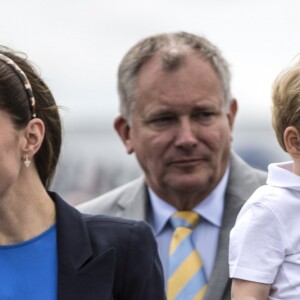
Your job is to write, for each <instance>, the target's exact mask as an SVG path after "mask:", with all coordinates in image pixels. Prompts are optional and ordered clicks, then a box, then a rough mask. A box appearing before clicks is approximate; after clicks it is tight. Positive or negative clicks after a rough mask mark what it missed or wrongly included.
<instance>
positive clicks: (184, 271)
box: [167, 211, 206, 300]
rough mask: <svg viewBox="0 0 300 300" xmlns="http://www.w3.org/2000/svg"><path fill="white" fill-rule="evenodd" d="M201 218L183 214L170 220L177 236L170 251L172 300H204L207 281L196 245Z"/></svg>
mask: <svg viewBox="0 0 300 300" xmlns="http://www.w3.org/2000/svg"><path fill="white" fill-rule="evenodd" d="M199 220H200V216H199V215H198V214H197V213H196V212H193V211H179V212H177V213H175V214H174V215H173V216H172V217H171V218H170V223H171V225H172V226H173V228H174V233H173V237H172V241H171V246H170V251H169V279H168V290H167V298H168V300H202V299H203V297H204V293H205V290H206V277H205V274H204V269H203V265H202V260H201V258H200V255H199V253H198V252H197V250H196V249H195V246H194V244H193V241H192V229H193V228H194V227H195V226H196V225H197V223H198V222H199Z"/></svg>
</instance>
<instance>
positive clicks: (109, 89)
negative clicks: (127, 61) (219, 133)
mask: <svg viewBox="0 0 300 300" xmlns="http://www.w3.org/2000/svg"><path fill="white" fill-rule="evenodd" d="M299 11H300V1H297V0H251V1H241V0H143V1H138V0H127V1H124V0H109V1H104V0H26V1H24V0H1V17H0V28H1V30H0V44H2V45H6V46H9V47H11V48H13V49H17V50H21V51H23V52H25V53H26V54H27V55H28V57H29V59H30V60H31V61H33V62H34V64H35V65H36V66H37V67H38V69H39V72H40V74H41V76H42V77H43V79H44V80H45V81H46V83H47V84H48V85H49V87H50V88H51V90H52V92H53V94H54V96H55V98H56V101H57V103H58V104H59V105H61V106H64V107H65V109H64V110H63V111H62V117H63V119H64V130H65V132H66V133H67V134H68V133H70V132H74V131H80V130H83V129H84V130H90V131H95V132H101V131H103V130H106V131H108V132H111V134H114V135H115V133H114V132H113V128H112V121H113V118H114V117H115V116H116V114H117V113H118V96H117V91H116V72H117V68H118V64H119V62H120V60H121V59H122V57H123V55H124V54H125V53H126V52H127V50H128V49H129V48H130V47H131V46H133V45H134V44H135V43H136V42H137V41H139V40H140V39H142V38H144V37H145V36H148V35H152V34H157V33H161V32H174V31H188V32H191V33H195V34H199V35H203V36H205V37H206V38H208V39H209V40H210V41H211V42H213V43H214V44H215V45H217V46H218V47H219V49H220V50H221V52H222V53H223V55H224V56H225V58H226V59H227V60H228V62H229V64H230V66H231V71H232V93H233V95H234V97H235V98H236V99H237V100H238V103H239V111H238V115H237V119H236V124H235V135H236V138H235V139H236V140H238V141H240V143H239V144H240V145H245V142H247V143H246V144H247V145H248V144H251V145H252V146H253V147H258V148H259V147H263V146H266V145H267V144H268V145H274V149H276V151H278V152H280V153H282V150H280V149H279V146H277V143H276V141H275V138H274V133H273V131H272V129H271V123H270V118H271V114H270V105H271V97H270V95H271V86H272V82H273V80H274V79H275V77H276V76H277V75H278V73H279V72H280V71H281V70H283V69H284V68H285V67H287V66H288V65H289V64H290V63H291V62H292V61H293V60H294V59H295V57H296V56H297V55H298V54H299V52H300V38H299V36H298V33H297V31H298V30H299V28H300V18H299ZM115 136H116V135H115ZM264 137H267V140H266V139H265V138H264ZM115 138H117V137H115ZM85 147H86V148H87V149H88V145H86V146H85ZM120 147H121V146H120Z"/></svg>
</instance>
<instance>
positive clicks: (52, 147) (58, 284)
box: [0, 47, 165, 300]
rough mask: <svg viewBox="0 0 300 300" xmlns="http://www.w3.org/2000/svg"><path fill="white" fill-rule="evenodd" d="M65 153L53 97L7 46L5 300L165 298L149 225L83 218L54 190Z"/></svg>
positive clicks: (0, 83)
mask: <svg viewBox="0 0 300 300" xmlns="http://www.w3.org/2000/svg"><path fill="white" fill-rule="evenodd" d="M60 148H61V122H60V117H59V113H58V109H57V106H56V104H55V101H54V99H53V96H52V94H51V92H50V90H49V89H48V87H47V86H46V85H45V83H44V82H43V80H42V79H41V78H40V77H39V76H38V75H37V73H36V72H35V71H34V69H33V68H32V66H30V64H29V63H28V61H27V60H26V58H25V57H24V56H22V55H20V54H17V53H16V52H13V51H12V50H10V49H8V48H5V47H1V48H0V266H1V268H0V278H1V285H0V299H22V300H24V299H30V300H35V299H39V300H41V299H43V300H48V299H49V300H50V299H64V300H76V299H78V300H79V299H81V300H83V299H84V300H92V299H101V300H105V299H109V300H112V299H126V300H131V299H140V300H145V299H149V300H150V299H151V300H153V299H165V298H164V283H163V279H162V278H163V276H162V270H161V265H160V261H159V258H158V255H157V249H156V243H155V241H154V237H153V236H152V234H151V231H150V229H149V227H148V226H147V225H146V224H144V223H142V222H135V221H128V220H127V221H126V220H122V219H117V218H111V217H104V216H88V215H82V214H80V213H79V212H78V211H77V210H75V209H74V208H73V207H71V206H69V205H68V204H67V203H66V202H64V201H63V200H62V199H61V198H60V197H59V195H57V194H56V193H54V192H50V191H48V188H49V185H50V183H51V180H52V178H53V176H54V172H55V168H56V165H57V162H58V159H59V154H60Z"/></svg>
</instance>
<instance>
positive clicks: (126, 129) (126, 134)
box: [114, 115, 134, 154]
mask: <svg viewBox="0 0 300 300" xmlns="http://www.w3.org/2000/svg"><path fill="white" fill-rule="evenodd" d="M114 127H115V130H116V131H117V133H118V135H119V136H120V138H121V140H122V142H123V144H124V145H125V147H126V151H127V153H128V154H131V153H133V152H134V149H133V145H132V141H131V138H130V130H131V127H130V125H129V124H128V122H127V120H125V119H124V118H123V117H122V116H121V115H120V116H118V117H116V119H115V121H114Z"/></svg>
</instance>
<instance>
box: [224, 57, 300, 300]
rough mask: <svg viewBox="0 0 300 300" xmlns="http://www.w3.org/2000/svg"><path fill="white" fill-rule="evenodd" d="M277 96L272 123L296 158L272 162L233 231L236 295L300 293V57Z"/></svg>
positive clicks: (255, 296) (231, 263)
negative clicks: (265, 182) (264, 180)
mask: <svg viewBox="0 0 300 300" xmlns="http://www.w3.org/2000/svg"><path fill="white" fill-rule="evenodd" d="M272 100H273V110H272V114H273V119H272V125H273V128H274V130H275V132H276V136H277V139H278V142H279V144H280V145H281V147H282V148H283V149H284V150H285V151H286V152H288V153H289V155H290V156H291V158H292V161H290V162H284V163H273V164H270V165H269V168H268V179H267V184H266V185H264V186H262V187H260V188H258V189H257V190H256V191H255V192H254V194H253V195H252V196H251V197H250V199H249V200H248V201H247V203H246V204H245V205H244V207H243V208H242V210H241V211H240V213H239V215H238V218H237V221H236V224H235V226H234V228H233V229H232V231H231V233H230V245H229V268H230V277H231V278H233V283H232V299H234V300H240V299H243V300H247V299H252V300H256V299H259V300H263V299H272V300H274V299H289V300H296V299H297V300H299V299H300V229H299V226H300V62H298V63H296V64H294V65H293V66H292V67H290V68H289V69H287V70H285V71H284V72H282V73H281V74H280V75H279V76H278V78H277V79H276V80H275V82H274V85H273V92H272ZM297 224H298V225H297Z"/></svg>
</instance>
